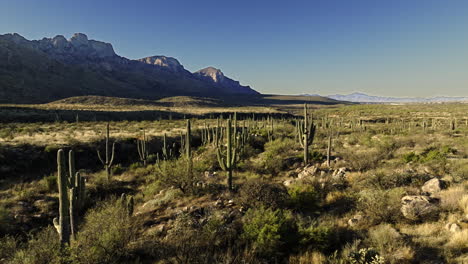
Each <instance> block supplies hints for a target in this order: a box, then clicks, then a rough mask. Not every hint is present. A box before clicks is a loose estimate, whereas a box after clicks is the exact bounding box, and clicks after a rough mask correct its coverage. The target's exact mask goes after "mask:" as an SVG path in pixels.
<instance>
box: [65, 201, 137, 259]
mask: <svg viewBox="0 0 468 264" xmlns="http://www.w3.org/2000/svg"><path fill="white" fill-rule="evenodd" d="M135 220H136V219H135V218H133V217H131V216H129V215H128V212H127V210H126V208H125V207H124V206H123V205H122V204H121V203H120V201H119V200H116V199H111V200H108V201H104V202H102V203H101V204H99V205H98V207H96V208H94V209H92V210H90V211H89V212H88V213H87V214H86V216H85V221H84V224H83V226H82V227H81V228H80V232H79V233H78V235H77V241H76V243H75V244H74V245H73V248H72V254H71V255H72V257H73V259H75V260H76V261H77V262H78V263H116V262H117V261H119V260H121V259H122V258H124V257H126V256H127V254H129V244H130V242H132V241H133V240H134V239H135V236H136V233H137V230H138V229H137V227H138V222H137V221H135Z"/></svg>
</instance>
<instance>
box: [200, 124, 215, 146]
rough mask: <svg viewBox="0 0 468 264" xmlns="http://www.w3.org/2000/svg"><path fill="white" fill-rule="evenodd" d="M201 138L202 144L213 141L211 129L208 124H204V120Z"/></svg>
mask: <svg viewBox="0 0 468 264" xmlns="http://www.w3.org/2000/svg"><path fill="white" fill-rule="evenodd" d="M201 140H202V144H203V145H204V146H206V145H209V144H211V143H212V142H213V133H212V130H211V129H210V126H209V125H207V124H206V122H205V125H204V127H203V128H202V129H201Z"/></svg>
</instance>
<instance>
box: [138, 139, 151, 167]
mask: <svg viewBox="0 0 468 264" xmlns="http://www.w3.org/2000/svg"><path fill="white" fill-rule="evenodd" d="M146 143H147V139H146V133H145V130H143V137H142V138H141V139H137V149H138V155H139V156H140V160H141V161H142V162H143V165H144V166H146V161H147V160H148V156H149V152H148V148H147V147H146Z"/></svg>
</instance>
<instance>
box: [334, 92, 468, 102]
mask: <svg viewBox="0 0 468 264" xmlns="http://www.w3.org/2000/svg"><path fill="white" fill-rule="evenodd" d="M325 97H328V98H331V99H335V100H339V101H348V102H356V103H443V102H468V97H447V96H437V97H430V98H422V97H383V96H372V95H367V94H364V93H352V94H347V95H341V94H335V95H328V96H325Z"/></svg>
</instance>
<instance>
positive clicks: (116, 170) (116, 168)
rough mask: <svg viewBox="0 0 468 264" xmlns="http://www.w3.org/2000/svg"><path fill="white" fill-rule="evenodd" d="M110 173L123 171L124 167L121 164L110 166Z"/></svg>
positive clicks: (115, 173)
mask: <svg viewBox="0 0 468 264" xmlns="http://www.w3.org/2000/svg"><path fill="white" fill-rule="evenodd" d="M111 171H112V175H119V174H122V173H123V172H124V171H125V168H124V167H122V164H116V165H114V166H112V168H111Z"/></svg>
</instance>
